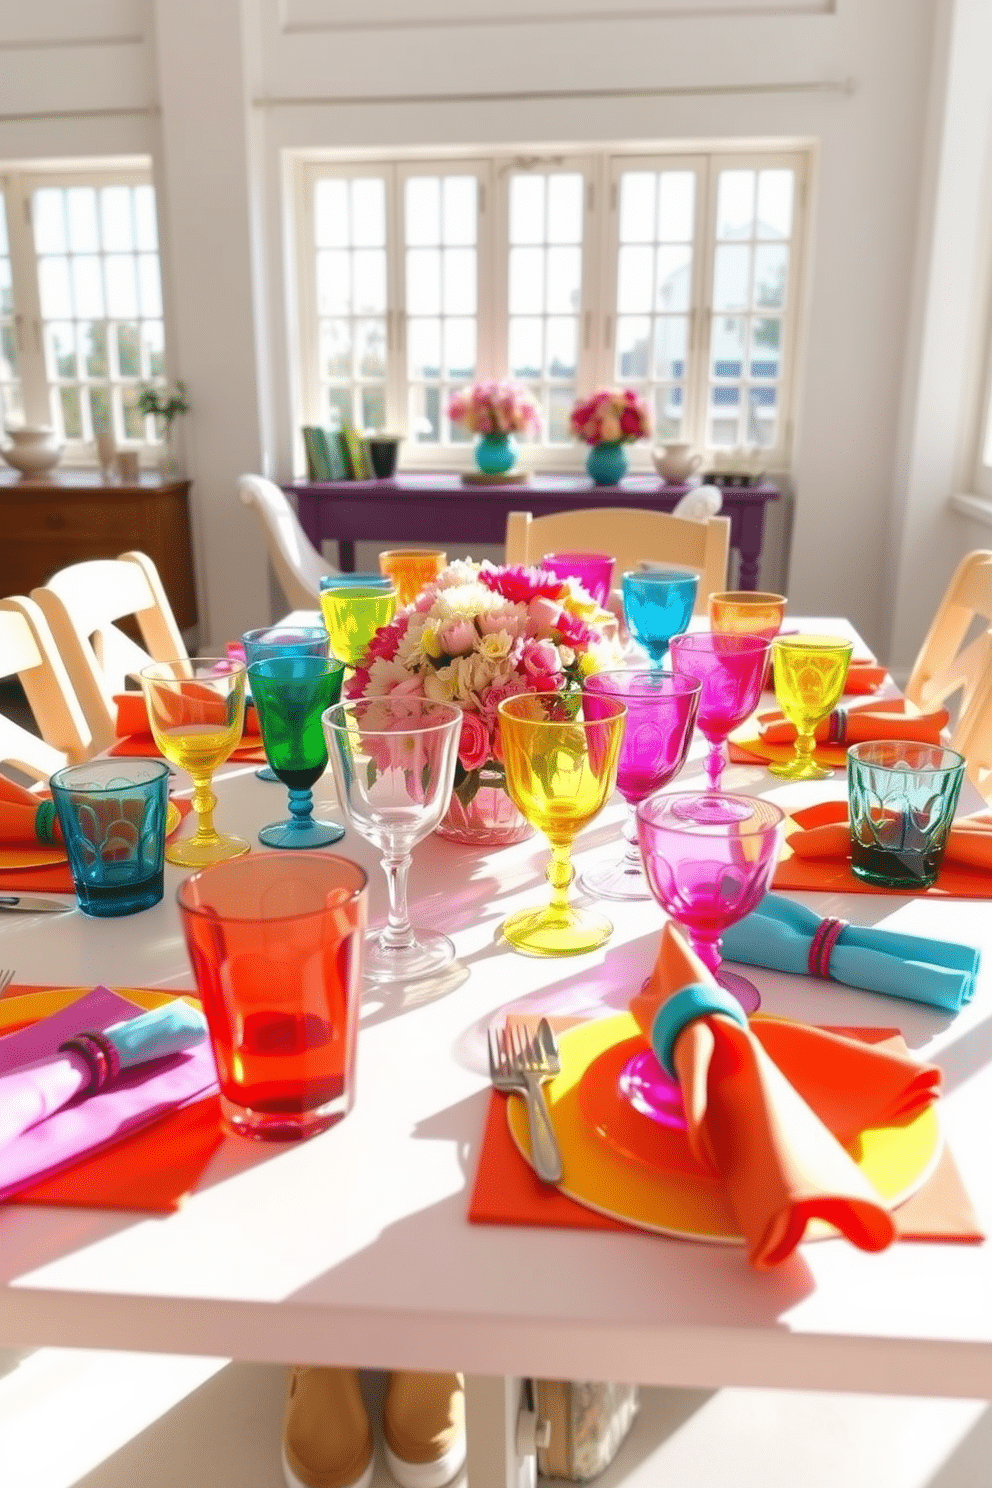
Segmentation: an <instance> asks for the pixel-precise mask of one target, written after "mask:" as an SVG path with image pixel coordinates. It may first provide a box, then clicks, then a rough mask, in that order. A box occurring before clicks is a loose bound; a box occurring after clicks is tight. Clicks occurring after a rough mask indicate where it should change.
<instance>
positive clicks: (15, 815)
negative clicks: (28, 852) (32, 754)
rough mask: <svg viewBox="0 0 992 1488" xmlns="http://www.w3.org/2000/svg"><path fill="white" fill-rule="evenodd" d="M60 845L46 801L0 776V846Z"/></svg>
mask: <svg viewBox="0 0 992 1488" xmlns="http://www.w3.org/2000/svg"><path fill="white" fill-rule="evenodd" d="M61 841H62V830H61V828H60V826H59V823H58V817H57V816H56V815H55V808H54V806H53V805H52V802H51V800H50V799H48V798H47V797H43V796H39V795H36V794H35V793H34V792H33V791H29V790H27V789H26V788H25V787H24V786H23V785H18V784H17V783H16V782H15V781H13V780H9V779H8V778H7V776H6V775H0V844H2V845H3V846H4V847H14V846H17V847H37V846H38V844H39V843H42V844H44V845H45V846H50V845H51V844H52V843H53V842H61Z"/></svg>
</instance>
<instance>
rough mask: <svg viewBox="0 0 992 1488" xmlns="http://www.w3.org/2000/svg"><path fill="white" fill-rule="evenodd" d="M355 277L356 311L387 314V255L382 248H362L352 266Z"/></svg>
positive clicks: (356, 254) (355, 256)
mask: <svg viewBox="0 0 992 1488" xmlns="http://www.w3.org/2000/svg"><path fill="white" fill-rule="evenodd" d="M352 273H353V275H354V281H353V282H354V306H353V308H354V311H355V313H356V314H359V315H362V314H368V313H369V312H370V311H371V312H372V313H373V314H374V313H378V314H381V315H384V314H385V312H386V255H385V253H384V252H383V251H382V249H381V248H360V249H359V250H358V251H357V252H356V253H355V255H354V262H353V264H352Z"/></svg>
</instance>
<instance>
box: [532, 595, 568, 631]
mask: <svg viewBox="0 0 992 1488" xmlns="http://www.w3.org/2000/svg"><path fill="white" fill-rule="evenodd" d="M527 608H528V612H529V615H530V629H531V634H532V635H536V636H549V635H550V634H551V633H552V631H553V630H555V629H556V628H557V626H558V620H559V616H560V615H561V612H562V610H561V605H560V604H558V603H557V602H556V601H555V600H553V599H545V598H544V597H543V596H542V595H540V594H539V595H538V596H537V598H536V599H532V600H531V602H530V604H529V605H528V607H527Z"/></svg>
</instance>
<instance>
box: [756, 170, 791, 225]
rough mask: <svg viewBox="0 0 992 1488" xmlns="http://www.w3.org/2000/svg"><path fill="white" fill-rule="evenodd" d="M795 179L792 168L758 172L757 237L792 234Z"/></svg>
mask: <svg viewBox="0 0 992 1488" xmlns="http://www.w3.org/2000/svg"><path fill="white" fill-rule="evenodd" d="M793 180H794V177H793V173H792V171H791V170H763V171H759V172H758V212H757V219H758V220H757V223H756V236H757V237H759V238H788V237H791V236H792V191H793Z"/></svg>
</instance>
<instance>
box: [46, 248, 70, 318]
mask: <svg viewBox="0 0 992 1488" xmlns="http://www.w3.org/2000/svg"><path fill="white" fill-rule="evenodd" d="M38 292H39V294H40V296H41V313H42V316H43V318H44V319H45V320H58V319H61V318H64V317H66V316H70V315H71V314H72V291H71V290H70V288H69V260H68V259H66V258H42V259H40V260H39V262H38Z"/></svg>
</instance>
